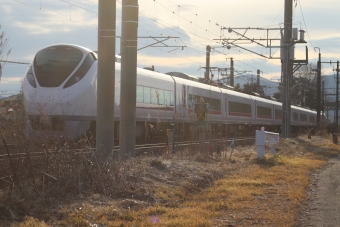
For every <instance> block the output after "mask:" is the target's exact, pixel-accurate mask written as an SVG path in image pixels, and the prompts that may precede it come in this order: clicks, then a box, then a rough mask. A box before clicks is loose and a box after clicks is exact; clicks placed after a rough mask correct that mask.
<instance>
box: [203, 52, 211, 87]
mask: <svg viewBox="0 0 340 227" xmlns="http://www.w3.org/2000/svg"><path fill="white" fill-rule="evenodd" d="M210 51H211V47H210V46H209V45H208V46H207V52H206V59H205V76H204V79H205V80H206V81H207V82H208V81H209V79H210V76H209V75H210Z"/></svg>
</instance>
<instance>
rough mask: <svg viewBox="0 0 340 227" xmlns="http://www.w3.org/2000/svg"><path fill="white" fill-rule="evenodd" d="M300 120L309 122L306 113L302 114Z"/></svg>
mask: <svg viewBox="0 0 340 227" xmlns="http://www.w3.org/2000/svg"><path fill="white" fill-rule="evenodd" d="M300 121H301V122H307V115H306V114H300Z"/></svg>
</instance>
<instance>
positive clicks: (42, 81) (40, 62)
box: [33, 45, 83, 87]
mask: <svg viewBox="0 0 340 227" xmlns="http://www.w3.org/2000/svg"><path fill="white" fill-rule="evenodd" d="M82 58H83V52H82V51H80V50H79V49H77V48H74V47H70V46H63V45H60V46H53V47H48V48H45V49H43V50H41V51H39V52H38V53H37V55H36V56H35V58H34V63H33V66H34V73H35V76H36V78H37V81H38V83H39V85H40V86H41V87H59V86H60V85H61V84H62V83H63V82H64V81H65V80H66V78H68V77H69V76H70V74H71V73H72V72H73V70H74V69H75V68H76V67H77V66H78V64H79V62H80V61H81V59H82Z"/></svg>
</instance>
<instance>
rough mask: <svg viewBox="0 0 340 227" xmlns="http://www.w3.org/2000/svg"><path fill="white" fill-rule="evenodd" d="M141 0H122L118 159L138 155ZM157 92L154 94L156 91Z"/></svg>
mask: <svg viewBox="0 0 340 227" xmlns="http://www.w3.org/2000/svg"><path fill="white" fill-rule="evenodd" d="M137 33H138V0H122V37H121V48H120V52H121V58H122V62H121V89H120V126H119V160H120V161H124V160H126V159H128V158H129V157H133V156H134V155H135V145H136V87H137V35H138V34H137ZM154 95H155V94H154Z"/></svg>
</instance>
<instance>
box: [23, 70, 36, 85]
mask: <svg viewBox="0 0 340 227" xmlns="http://www.w3.org/2000/svg"><path fill="white" fill-rule="evenodd" d="M26 76H27V80H28V82H29V83H30V85H32V87H34V88H36V87H37V83H36V82H35V79H34V76H33V73H27V75H26Z"/></svg>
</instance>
